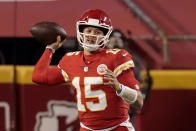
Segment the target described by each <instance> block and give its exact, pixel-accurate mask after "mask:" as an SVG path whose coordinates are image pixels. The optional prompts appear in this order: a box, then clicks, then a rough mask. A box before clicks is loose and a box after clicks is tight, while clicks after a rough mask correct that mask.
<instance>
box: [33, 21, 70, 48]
mask: <svg viewBox="0 0 196 131" xmlns="http://www.w3.org/2000/svg"><path fill="white" fill-rule="evenodd" d="M30 33H31V34H32V36H33V37H34V38H35V39H36V40H38V41H39V42H41V43H42V44H46V45H49V44H52V43H54V42H56V40H57V36H58V35H60V36H61V41H64V40H65V39H66V38H67V33H66V31H65V30H64V29H63V27H61V26H60V25H58V24H57V23H55V22H49V21H42V22H39V23H36V24H35V25H33V26H32V27H31V28H30Z"/></svg>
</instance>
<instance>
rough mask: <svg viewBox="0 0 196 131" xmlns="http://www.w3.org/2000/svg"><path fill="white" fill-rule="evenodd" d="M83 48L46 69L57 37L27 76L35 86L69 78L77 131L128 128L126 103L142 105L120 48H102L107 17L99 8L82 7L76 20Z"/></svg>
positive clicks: (130, 64) (129, 62)
mask: <svg viewBox="0 0 196 131" xmlns="http://www.w3.org/2000/svg"><path fill="white" fill-rule="evenodd" d="M76 29H77V39H78V41H79V44H80V46H81V47H83V49H84V50H83V51H76V52H69V53H66V54H65V55H64V57H63V58H62V59H61V60H60V62H59V64H58V66H57V67H51V68H50V67H49V65H50V62H51V58H52V55H53V54H54V52H55V51H56V50H57V49H58V48H60V47H61V46H62V42H61V38H60V36H58V37H57V41H56V42H55V43H52V44H50V45H48V46H47V47H46V50H45V52H44V53H43V55H42V56H41V58H40V59H39V61H38V62H37V64H36V66H35V68H34V71H33V76H32V80H33V81H34V82H36V83H40V84H49V85H51V84H60V83H63V82H70V83H71V84H72V87H73V88H74V90H75V92H76V99H77V108H78V114H79V119H80V126H81V128H80V131H89V130H90V131H96V130H98V131H134V128H133V126H132V124H131V122H130V121H129V115H128V111H129V105H130V104H131V105H132V106H133V107H134V108H135V109H138V110H139V109H141V107H142V105H143V100H142V95H141V92H140V88H139V83H138V81H137V80H136V79H135V77H134V74H133V68H134V62H133V60H132V56H131V55H130V54H129V53H128V52H127V51H126V50H120V49H104V46H105V45H106V44H107V43H108V40H109V36H110V34H111V32H112V24H111V20H110V18H109V17H108V15H107V14H106V13H105V12H104V11H102V10H99V9H94V10H88V11H86V12H85V13H84V14H83V15H82V16H81V17H80V18H79V20H78V21H77V23H76Z"/></svg>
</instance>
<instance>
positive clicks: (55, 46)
mask: <svg viewBox="0 0 196 131" xmlns="http://www.w3.org/2000/svg"><path fill="white" fill-rule="evenodd" d="M62 45H63V42H62V41H61V36H57V40H56V42H54V43H52V44H50V45H48V47H51V48H53V49H55V50H57V49H59V48H60V47H61V46H62Z"/></svg>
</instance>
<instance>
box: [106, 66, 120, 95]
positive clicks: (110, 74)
mask: <svg viewBox="0 0 196 131" xmlns="http://www.w3.org/2000/svg"><path fill="white" fill-rule="evenodd" d="M104 80H107V81H108V82H107V83H104V85H111V86H112V88H113V89H114V90H115V91H117V92H118V91H119V90H120V83H119V82H118V80H117V78H116V77H115V76H114V73H113V72H112V71H111V70H108V69H107V70H106V73H105V74H104Z"/></svg>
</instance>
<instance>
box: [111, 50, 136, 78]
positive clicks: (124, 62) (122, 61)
mask: <svg viewBox="0 0 196 131" xmlns="http://www.w3.org/2000/svg"><path fill="white" fill-rule="evenodd" d="M130 68H134V62H133V60H132V56H131V54H129V53H128V52H127V51H126V50H119V52H118V53H117V54H116V57H115V60H114V71H113V72H114V75H115V76H116V77H117V76H119V75H120V74H121V73H122V72H123V71H125V70H128V69H130Z"/></svg>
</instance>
